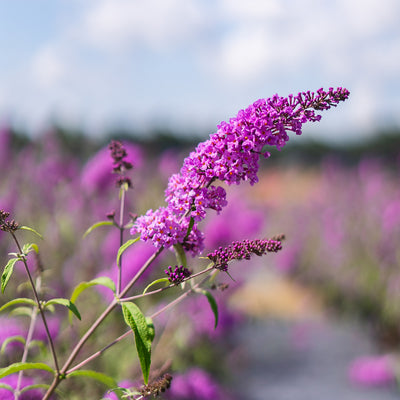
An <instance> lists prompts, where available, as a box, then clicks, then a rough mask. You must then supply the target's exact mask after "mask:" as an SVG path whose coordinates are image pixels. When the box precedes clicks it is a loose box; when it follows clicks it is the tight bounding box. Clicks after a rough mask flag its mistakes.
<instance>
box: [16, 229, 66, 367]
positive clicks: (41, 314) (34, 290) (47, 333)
mask: <svg viewBox="0 0 400 400" xmlns="http://www.w3.org/2000/svg"><path fill="white" fill-rule="evenodd" d="M10 234H11V236H12V237H13V239H14V241H15V243H16V245H17V247H18V251H19V253H20V254H21V261H22V262H23V264H24V266H25V270H26V273H27V275H28V278H29V282H30V284H31V287H32V290H33V295H34V297H35V300H36V304H37V306H38V309H39V312H40V316H41V318H42V320H43V324H44V329H45V331H46V336H47V339H48V341H49V346H50V351H51V354H52V356H53V360H54V366H55V369H56V372H57V374H58V373H59V371H60V368H59V366H58V361H57V354H56V350H55V348H54V343H53V339H52V338H51V335H50V331H49V327H48V325H47V321H46V317H45V315H44V311H43V308H42V304H41V302H40V299H39V295H38V292H37V290H36V286H35V283H34V282H33V279H32V275H31V273H30V271H29V268H28V264H27V262H26V257H25V255H23V252H22V249H21V246H20V244H19V242H18V239H17V237H16V236H15V234H14V232H12V231H10Z"/></svg>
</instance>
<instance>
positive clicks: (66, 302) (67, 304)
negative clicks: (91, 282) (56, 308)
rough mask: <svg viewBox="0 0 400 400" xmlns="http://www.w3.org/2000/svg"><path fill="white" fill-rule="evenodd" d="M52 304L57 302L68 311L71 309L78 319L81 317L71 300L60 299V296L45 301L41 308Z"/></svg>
mask: <svg viewBox="0 0 400 400" xmlns="http://www.w3.org/2000/svg"><path fill="white" fill-rule="evenodd" d="M52 304H59V305H61V306H64V307H67V308H68V309H69V310H70V311H72V312H73V313H74V314H75V315H76V317H77V318H78V319H79V320H80V319H81V314H79V311H78V309H77V308H76V306H75V304H74V303H72V301H71V300H68V299H61V298H58V299H51V300H49V301H46V303H44V305H43V308H46V307H47V306H49V305H52Z"/></svg>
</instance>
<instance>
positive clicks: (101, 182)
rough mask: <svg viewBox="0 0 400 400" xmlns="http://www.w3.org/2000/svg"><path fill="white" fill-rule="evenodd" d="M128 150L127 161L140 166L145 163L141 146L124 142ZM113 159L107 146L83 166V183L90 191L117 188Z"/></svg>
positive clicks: (134, 165) (88, 191)
mask: <svg viewBox="0 0 400 400" xmlns="http://www.w3.org/2000/svg"><path fill="white" fill-rule="evenodd" d="M124 147H125V149H126V152H127V157H126V161H127V162H129V163H131V164H133V167H134V168H140V167H141V166H142V164H143V153H142V150H141V149H140V147H139V146H136V145H134V144H132V143H124ZM112 170H113V159H112V157H111V155H110V149H109V148H108V147H105V148H103V149H101V150H100V151H99V152H97V154H95V155H94V156H93V157H92V158H91V159H90V160H89V161H88V162H87V163H86V165H85V166H84V167H83V170H82V176H81V184H82V188H83V189H84V190H85V191H86V192H87V193H88V194H93V193H104V192H106V191H107V190H108V189H110V188H115V181H116V179H117V178H116V175H115V174H114V173H113V172H112Z"/></svg>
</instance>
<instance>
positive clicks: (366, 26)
mask: <svg viewBox="0 0 400 400" xmlns="http://www.w3.org/2000/svg"><path fill="white" fill-rule="evenodd" d="M0 49H1V53H0V122H2V123H3V124H4V123H12V124H14V125H16V126H18V127H22V128H24V129H27V130H29V131H30V132H32V134H36V133H37V132H40V131H42V130H44V129H45V127H46V126H47V125H48V124H49V123H50V122H51V121H59V122H61V123H67V124H70V125H72V126H76V125H79V126H83V127H84V128H85V129H87V130H88V132H90V134H93V135H97V134H98V135H100V134H102V133H103V132H104V131H105V130H107V129H108V128H112V127H114V126H117V125H123V126H126V127H135V128H136V129H149V128H152V127H166V128H169V129H175V130H178V131H179V132H180V133H182V134H192V133H197V134H204V136H206V135H207V134H209V133H212V132H213V131H214V130H215V127H216V125H217V124H218V123H219V122H220V121H221V120H227V119H229V118H230V117H231V116H234V115H235V114H236V113H237V111H238V110H239V109H241V108H244V107H247V106H248V105H249V104H250V103H252V102H253V101H255V100H257V99H258V98H261V97H269V96H271V95H273V94H275V93H278V94H279V95H283V96H286V95H288V94H289V93H297V92H299V91H305V90H317V89H318V88H320V87H324V88H326V89H327V88H329V87H330V86H333V87H336V86H345V87H347V88H348V89H349V90H350V92H351V97H350V99H349V100H348V102H347V103H344V104H341V105H340V106H339V107H338V108H337V109H336V110H332V111H329V112H327V113H325V115H324V116H323V119H322V121H321V122H320V123H318V124H314V125H312V126H306V127H305V129H304V132H305V134H306V135H307V136H308V137H312V138H316V137H320V138H322V139H323V140H329V141H336V142H342V141H349V140H353V141H354V140H362V139H363V138H366V137H368V136H370V135H371V134H372V133H373V132H374V130H375V129H377V128H379V127H387V126H389V127H390V126H396V127H398V126H399V125H400V112H399V110H400V96H399V93H400V79H399V78H400V2H399V1H398V0H338V1H332V0H329V1H328V0H318V1H317V0H302V1H295V0H246V1H239V0H215V1H212V0H146V1H144V0H36V1H32V0H15V1H12V0H10V1H6V0H0Z"/></svg>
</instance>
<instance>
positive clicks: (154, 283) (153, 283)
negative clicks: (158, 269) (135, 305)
mask: <svg viewBox="0 0 400 400" xmlns="http://www.w3.org/2000/svg"><path fill="white" fill-rule="evenodd" d="M157 283H166V285H165V286H168V285H169V279H168V278H160V279H156V280H155V281H153V282H151V283H149V284H148V285H147V286H146V289H144V290H143V294H145V293H146V292H147V291H148V290H149V289H150V287H151V286H153V285H156V284H157Z"/></svg>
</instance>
